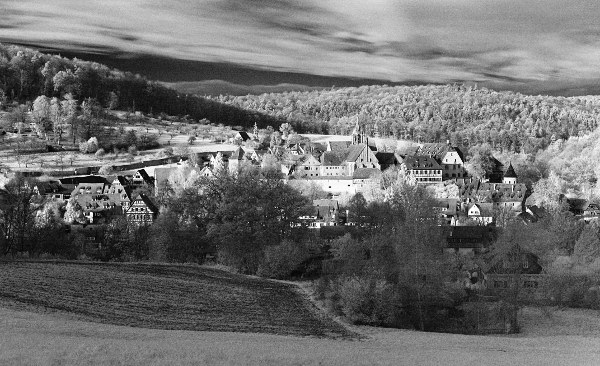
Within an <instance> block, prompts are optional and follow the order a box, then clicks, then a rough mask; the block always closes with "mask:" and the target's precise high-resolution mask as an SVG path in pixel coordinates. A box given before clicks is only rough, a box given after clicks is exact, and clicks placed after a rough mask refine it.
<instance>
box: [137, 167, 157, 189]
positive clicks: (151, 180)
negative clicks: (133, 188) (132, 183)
mask: <svg viewBox="0 0 600 366" xmlns="http://www.w3.org/2000/svg"><path fill="white" fill-rule="evenodd" d="M138 173H140V176H141V177H142V179H143V180H144V182H145V183H146V184H148V185H154V178H152V177H151V176H150V175H149V174H148V172H146V169H140V170H138Z"/></svg>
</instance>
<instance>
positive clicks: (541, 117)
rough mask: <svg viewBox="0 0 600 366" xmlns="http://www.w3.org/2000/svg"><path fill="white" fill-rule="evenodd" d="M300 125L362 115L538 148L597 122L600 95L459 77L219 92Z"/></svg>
mask: <svg viewBox="0 0 600 366" xmlns="http://www.w3.org/2000/svg"><path fill="white" fill-rule="evenodd" d="M214 100H216V101H219V102H223V103H227V104H230V105H234V106H237V107H240V108H244V109H248V110H252V111H256V112H260V113H265V114H268V115H270V116H273V117H275V118H277V119H278V120H280V121H282V122H284V121H285V122H289V123H290V124H292V125H293V126H294V128H295V129H297V130H299V131H307V130H312V131H318V132H322V133H330V134H340V135H348V134H350V132H351V131H352V129H353V128H354V126H355V124H356V121H357V120H358V122H359V123H360V125H361V126H364V128H365V129H366V131H367V133H368V134H370V135H371V136H381V137H394V138H397V139H402V138H403V139H410V140H414V141H420V142H445V141H446V140H450V141H451V142H452V143H453V144H454V145H458V146H464V147H467V148H469V147H472V146H476V145H481V144H484V143H487V144H489V145H491V146H492V147H493V148H494V149H496V150H500V151H510V152H513V153H515V152H517V153H518V152H524V153H535V152H537V151H538V150H540V149H544V148H546V147H547V146H548V145H549V144H550V143H552V142H553V141H555V140H558V139H567V138H569V137H571V136H581V135H583V134H586V133H589V132H591V131H593V130H595V129H596V127H597V126H598V117H597V116H598V113H599V112H600V101H599V100H598V99H597V98H593V97H591V98H590V97H588V98H584V97H581V98H577V97H571V98H565V97H550V96H528V95H522V94H519V93H514V92H496V91H492V90H489V89H485V88H478V87H474V86H465V85H462V84H454V85H425V86H395V87H390V86H386V85H382V86H381V85H374V86H361V87H348V88H332V89H330V90H315V91H305V92H286V93H270V94H262V95H247V96H219V97H215V98H214Z"/></svg>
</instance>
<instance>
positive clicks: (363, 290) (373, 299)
mask: <svg viewBox="0 0 600 366" xmlns="http://www.w3.org/2000/svg"><path fill="white" fill-rule="evenodd" d="M338 281H339V282H338V291H337V292H338V294H339V298H340V308H341V311H342V312H343V314H344V315H345V316H346V318H348V319H349V320H350V321H351V322H353V323H356V324H368V325H392V324H394V323H396V320H397V314H398V310H399V309H400V308H401V303H400V301H399V298H398V296H397V292H396V291H395V289H394V286H393V285H392V284H390V283H388V282H387V281H385V280H382V279H376V278H369V277H359V276H351V277H345V278H341V279H339V280H338Z"/></svg>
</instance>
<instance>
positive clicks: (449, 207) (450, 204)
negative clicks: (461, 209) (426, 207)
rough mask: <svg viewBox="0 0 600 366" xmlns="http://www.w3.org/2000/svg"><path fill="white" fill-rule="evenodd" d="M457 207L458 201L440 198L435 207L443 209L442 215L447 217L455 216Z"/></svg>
mask: <svg viewBox="0 0 600 366" xmlns="http://www.w3.org/2000/svg"><path fill="white" fill-rule="evenodd" d="M457 205H458V199H456V198H440V199H438V200H437V204H436V205H435V206H436V207H440V208H445V209H446V211H444V214H445V215H447V216H454V215H456V212H457V211H456V207H457Z"/></svg>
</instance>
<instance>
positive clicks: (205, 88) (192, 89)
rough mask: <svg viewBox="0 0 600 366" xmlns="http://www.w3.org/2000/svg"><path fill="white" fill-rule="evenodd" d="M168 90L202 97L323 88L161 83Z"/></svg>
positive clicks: (200, 82) (187, 82) (199, 82)
mask: <svg viewBox="0 0 600 366" xmlns="http://www.w3.org/2000/svg"><path fill="white" fill-rule="evenodd" d="M163 84H164V85H166V86H168V87H169V88H172V89H175V90H177V91H178V92H180V93H185V94H195V95H199V96H203V95H248V94H256V95H258V94H264V93H284V92H290V91H312V90H321V89H324V88H323V87H318V86H307V85H300V84H277V85H241V84H234V83H230V82H227V81H223V80H203V81H182V82H176V83H163Z"/></svg>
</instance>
